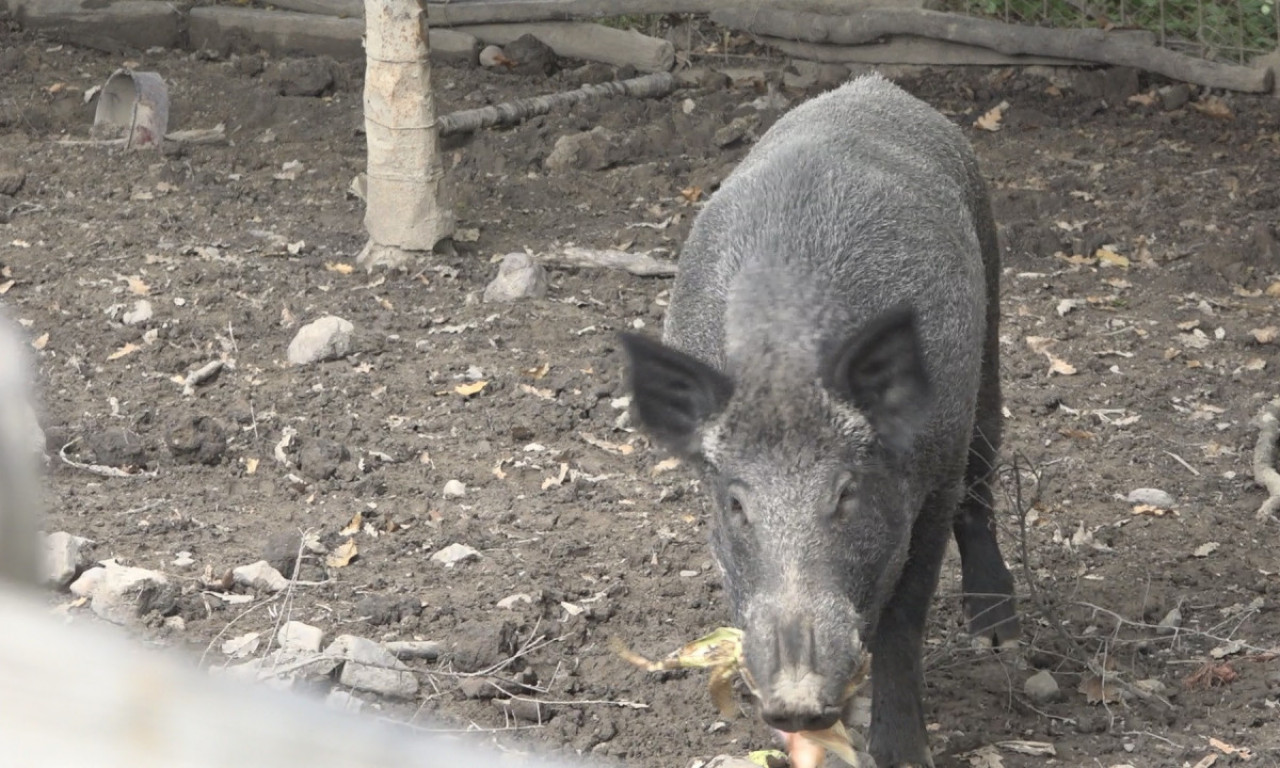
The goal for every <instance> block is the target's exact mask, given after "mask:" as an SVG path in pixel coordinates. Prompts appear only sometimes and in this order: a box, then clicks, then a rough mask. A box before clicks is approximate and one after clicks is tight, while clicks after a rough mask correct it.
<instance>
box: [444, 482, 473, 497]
mask: <svg viewBox="0 0 1280 768" xmlns="http://www.w3.org/2000/svg"><path fill="white" fill-rule="evenodd" d="M441 493H443V494H444V497H445V498H446V499H460V498H462V497H463V496H466V495H467V486H466V484H465V483H463V482H462V481H461V480H450V481H449V482H447V483H445V484H444V489H443V490H442V491H441Z"/></svg>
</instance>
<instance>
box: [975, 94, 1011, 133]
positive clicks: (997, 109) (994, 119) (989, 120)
mask: <svg viewBox="0 0 1280 768" xmlns="http://www.w3.org/2000/svg"><path fill="white" fill-rule="evenodd" d="M1008 108H1009V102H1007V101H1002V102H1000V103H999V104H997V105H995V106H994V107H992V108H991V109H989V110H987V112H986V113H985V114H984V115H983V116H982V117H979V118H978V119H977V120H974V121H973V127H974V128H979V129H981V130H984V131H992V132H995V131H998V130H1000V129H1001V128H1002V127H1004V126H1002V125H1001V124H1000V123H1001V121H1002V120H1004V111H1005V110H1006V109H1008Z"/></svg>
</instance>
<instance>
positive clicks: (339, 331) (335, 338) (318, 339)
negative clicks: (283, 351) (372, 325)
mask: <svg viewBox="0 0 1280 768" xmlns="http://www.w3.org/2000/svg"><path fill="white" fill-rule="evenodd" d="M354 332H355V326H354V325H352V324H351V323H350V322H348V321H346V320H343V319H342V318H340V317H335V316H333V315H326V316H324V317H322V318H320V319H318V320H315V321H313V322H310V323H307V324H306V325H304V326H302V327H301V328H299V329H298V333H297V334H296V335H295V336H294V337H293V341H291V342H289V353H288V355H289V364H290V365H308V364H310V363H317V362H321V361H323V360H335V359H337V358H339V357H344V356H346V354H347V353H348V352H350V351H351V335H352V333H354Z"/></svg>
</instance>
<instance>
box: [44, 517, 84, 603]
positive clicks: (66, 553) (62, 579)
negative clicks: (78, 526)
mask: <svg viewBox="0 0 1280 768" xmlns="http://www.w3.org/2000/svg"><path fill="white" fill-rule="evenodd" d="M91 544H93V541H92V540H90V539H86V538H84V537H81V536H73V535H71V534H69V533H67V532H66V531H58V532H57V533H51V534H49V535H48V536H45V537H44V579H43V581H44V583H45V584H47V585H48V586H50V587H53V588H55V589H66V588H67V586H68V585H69V584H71V582H72V581H75V578H76V576H78V575H80V572H81V571H83V570H84V569H85V567H86V566H88V565H89V563H88V562H87V560H86V555H87V554H88V553H87V551H86V546H87V545H91Z"/></svg>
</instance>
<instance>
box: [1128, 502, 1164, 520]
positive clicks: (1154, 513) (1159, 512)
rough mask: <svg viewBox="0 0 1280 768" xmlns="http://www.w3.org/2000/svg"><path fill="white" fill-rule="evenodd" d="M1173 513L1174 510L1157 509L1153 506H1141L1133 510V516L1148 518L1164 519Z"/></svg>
mask: <svg viewBox="0 0 1280 768" xmlns="http://www.w3.org/2000/svg"><path fill="white" fill-rule="evenodd" d="M1171 511H1172V510H1168V509H1165V508H1164V507H1157V506H1155V505H1153V504H1139V505H1137V506H1135V507H1134V508H1133V514H1135V515H1147V516H1148V517H1164V516H1165V515H1167V514H1169V513H1170V512H1171Z"/></svg>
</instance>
